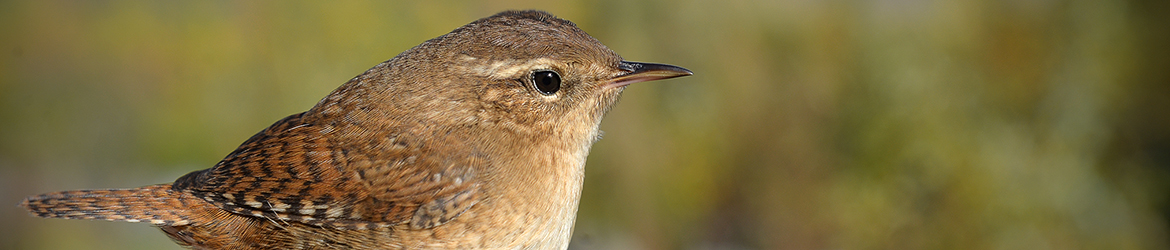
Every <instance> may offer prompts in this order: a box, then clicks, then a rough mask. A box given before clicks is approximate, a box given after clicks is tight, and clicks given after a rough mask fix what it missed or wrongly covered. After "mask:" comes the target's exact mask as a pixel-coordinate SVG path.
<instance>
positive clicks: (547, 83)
mask: <svg viewBox="0 0 1170 250" xmlns="http://www.w3.org/2000/svg"><path fill="white" fill-rule="evenodd" d="M532 86H533V87H536V90H538V91H540V93H541V94H544V95H552V94H556V93H557V90H560V89H561V76H560V75H558V74H557V72H554V71H547V70H542V71H537V72H532Z"/></svg>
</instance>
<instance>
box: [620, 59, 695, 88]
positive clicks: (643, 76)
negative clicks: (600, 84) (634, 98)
mask: <svg viewBox="0 0 1170 250" xmlns="http://www.w3.org/2000/svg"><path fill="white" fill-rule="evenodd" d="M618 69H621V70H622V71H625V73H624V74H621V75H619V76H617V77H614V78H613V79H610V80H609V83H608V84H606V85H605V87H610V88H616V87H623V86H626V85H630V84H633V83H638V82H645V81H653V80H662V79H669V78H675V77H682V76H689V75H693V74H694V73H692V72H691V71H690V70H687V69H684V68H682V67H679V66H674V65H666V64H657V63H640V62H627V61H622V62H621V63H619V64H618Z"/></svg>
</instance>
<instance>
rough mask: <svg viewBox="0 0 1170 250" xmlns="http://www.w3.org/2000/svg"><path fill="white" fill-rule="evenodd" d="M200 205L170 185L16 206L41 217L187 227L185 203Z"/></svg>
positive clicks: (49, 197) (67, 194) (57, 195)
mask: <svg viewBox="0 0 1170 250" xmlns="http://www.w3.org/2000/svg"><path fill="white" fill-rule="evenodd" d="M194 202H202V200H198V198H194V196H191V195H189V194H186V193H182V192H180V191H175V190H172V189H171V185H170V184H162V185H153V186H145V187H140V188H130V189H106V190H74V191H63V192H54V193H47V194H42V195H37V196H32V197H28V198H25V199H24V201H22V202H21V203H20V206H21V207H24V208H25V209H27V210H28V211H29V212H32V214H33V215H36V216H40V217H45V218H64V219H85V220H108V221H126V222H146V223H150V224H154V225H159V226H181V225H187V224H190V223H191V222H190V220H188V217H189V216H188V214H187V212H186V211H189V210H190V209H191V208H190V206H198V205H204V204H189V203H194Z"/></svg>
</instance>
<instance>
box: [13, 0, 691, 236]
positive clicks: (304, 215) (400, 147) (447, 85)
mask: <svg viewBox="0 0 1170 250" xmlns="http://www.w3.org/2000/svg"><path fill="white" fill-rule="evenodd" d="M690 74H691V73H690V71H687V70H685V69H682V68H678V67H674V66H669V65H661V64H648V63H633V62H626V61H622V59H621V57H620V56H618V55H617V54H616V53H614V52H613V51H611V50H609V49H608V48H606V47H605V46H604V45H602V44H601V43H599V42H598V41H597V40H595V39H594V38H592V37H590V36H589V35H588V34H586V33H585V32H583V31H581V30H579V29H578V28H577V27H576V26H575V25H574V24H572V23H571V22H568V21H565V20H561V19H557V18H556V17H554V16H552V15H549V14H547V13H544V12H539V11H510V12H503V13H500V14H497V15H494V16H491V17H488V18H484V19H480V20H478V21H475V22H473V23H471V24H468V25H466V26H463V27H461V28H458V29H456V30H454V31H452V32H451V33H448V34H446V35H443V36H440V37H438V38H435V39H431V40H428V41H426V42H424V43H422V44H421V45H419V46H416V47H414V48H411V49H410V50H407V51H405V52H403V53H402V54H399V55H398V56H396V57H394V58H393V59H390V60H389V61H386V62H383V63H381V64H379V65H377V66H375V67H374V68H372V69H370V70H368V71H366V72H365V73H363V74H361V75H359V76H357V77H355V78H353V79H351V80H350V81H349V82H347V83H345V84H344V85H342V86H341V87H340V88H338V89H337V90H335V91H333V93H331V94H329V95H328V96H327V97H325V98H324V99H323V100H321V101H320V102H319V103H318V104H317V105H316V106H314V107H313V108H312V109H310V110H309V111H306V112H304V113H300V114H295V115H292V116H289V117H287V118H284V119H282V120H280V121H278V122H276V123H275V124H273V125H272V126H271V127H269V128H267V129H265V130H264V131H261V132H260V133H258V134H256V135H255V136H252V138H250V139H248V140H247V141H245V142H244V143H243V144H242V145H240V147H239V148H237V149H236V150H235V151H233V152H232V153H230V154H229V155H228V156H227V157H226V158H224V159H223V160H222V161H220V162H219V163H218V164H216V165H215V166H214V167H212V168H209V169H205V170H200V171H196V172H192V173H190V174H187V175H185V176H183V177H180V178H179V179H178V180H176V181H175V182H174V183H172V184H162V185H153V186H146V187H141V188H134V189H117V190H81V191H66V192H57V193H50V194H44V195H39V196H33V197H29V198H28V199H26V200H25V201H24V202H22V203H21V205H22V206H24V207H26V208H27V209H28V210H29V211H31V212H33V213H34V214H35V215H37V216H42V217H54V218H70V219H101V220H114V221H130V222H146V223H150V224H153V225H156V226H158V227H160V228H161V229H162V230H163V231H164V232H165V233H166V234H167V235H169V236H170V237H171V238H172V239H174V240H175V241H176V242H178V243H180V244H183V245H185V246H189V247H192V248H194V249H420V248H461V249H462V248H509V249H516V248H520V249H564V248H566V247H567V246H568V243H569V238H570V236H571V233H572V227H573V222H574V220H575V217H576V211H577V205H578V201H579V198H580V192H581V185H582V180H583V177H584V165H585V157H586V155H587V154H588V152H589V148H590V147H591V146H592V144H593V142H595V141H596V140H597V139H598V138H599V131H598V126H599V124H600V122H601V118H602V116H603V115H604V114H605V112H606V111H607V110H608V109H609V108H610V107H611V106H612V105H613V104H614V103H615V102H616V101H617V99H618V96H619V95H620V94H621V91H622V90H623V89H624V88H625V86H626V85H628V84H630V83H634V82H641V81H649V80H657V79H665V78H672V77H678V76H685V75H690Z"/></svg>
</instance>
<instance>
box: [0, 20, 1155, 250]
mask: <svg viewBox="0 0 1170 250" xmlns="http://www.w3.org/2000/svg"><path fill="white" fill-rule="evenodd" d="M529 8H536V9H544V10H547V11H550V12H552V13H554V14H557V15H558V16H560V17H562V18H566V19H569V20H572V21H574V22H576V23H577V24H578V25H579V26H580V27H581V28H582V29H584V30H585V31H587V32H589V33H590V34H592V35H593V36H595V37H597V39H599V40H601V41H602V42H603V43H605V44H607V45H608V46H609V47H610V48H612V49H613V50H615V51H617V52H618V53H620V54H621V55H623V56H624V57H625V58H626V59H628V60H634V61H649V62H662V63H670V64H676V65H680V66H684V67H687V68H690V69H691V70H693V71H694V72H695V73H696V74H695V75H694V76H692V77H687V78H680V79H673V80H669V81H664V82H655V83H646V84H638V85H635V86H632V87H630V88H629V89H627V90H626V93H625V95H624V97H623V100H622V102H621V103H620V104H619V105H618V106H617V107H616V108H615V109H614V110H613V111H612V112H610V114H609V116H608V117H607V119H606V121H605V123H604V124H603V125H602V128H603V130H605V131H606V138H605V139H604V140H602V141H600V142H599V143H597V144H596V145H595V146H594V149H593V153H592V154H591V155H590V158H589V163H588V167H587V171H586V172H587V177H586V186H585V191H584V194H583V196H584V197H583V201H582V203H581V204H582V205H581V208H580V216H579V219H578V223H577V227H576V232H575V234H574V241H573V244H572V247H571V249H1167V248H1170V247H1168V246H1170V238H1168V235H1170V234H1168V228H1167V223H1168V222H1170V220H1168V218H1170V200H1168V198H1170V193H1168V191H1170V112H1168V111H1167V110H1170V49H1167V47H1168V46H1170V29H1168V27H1170V11H1168V10H1170V3H1168V1H1164V0H1128V1H1125V0H1122V1H1091V0H1072V1H1061V0H998V1H997V0H989V1H984V0H953V1H929V0H873V1H861V0H857V1H832V0H830V1H810V0H794V1H736V0H729V1H728V0H720V1H703V0H663V1H565V2H546V1H516V2H511V1H475V2H459V1H387V2H349V1H305V2H290V1H258V2H253V1H247V2H234V1H157V2H122V1H0V225H2V226H0V249H179V247H178V246H176V245H174V244H172V243H171V242H170V241H169V240H168V239H167V238H166V237H165V236H164V235H163V234H162V233H160V232H158V231H157V230H156V229H154V228H152V227H150V226H148V225H145V224H132V223H113V222H103V221H73V220H56V219H38V218H32V217H29V216H28V215H27V214H26V213H25V212H24V211H22V210H21V209H19V208H18V207H16V204H17V203H18V202H19V201H20V200H21V199H22V198H23V197H25V196H28V195H33V194H38V193H43V192H50V191H60V190H68V189H80V188H114V187H136V186H142V185H148V184H155V183H165V182H170V181H172V180H174V178H177V177H178V176H180V175H182V174H184V173H187V172H190V171H193V170H198V169H203V168H207V167H210V166H211V165H212V164H214V163H215V162H216V161H218V160H219V159H220V158H221V157H223V156H224V155H226V154H227V153H228V152H229V151H231V150H232V149H234V148H235V147H236V146H237V145H238V144H239V143H240V142H242V141H243V140H244V139H246V138H247V137H248V136H250V135H251V134H253V133H255V132H257V131H260V130H261V129H263V128H265V127H266V126H268V125H269V124H271V123H272V122H274V121H276V120H277V119H280V118H282V117H284V116H286V115H289V114H293V113H297V112H300V111H303V110H306V109H308V108H309V107H311V106H312V105H313V104H314V103H316V101H317V100H319V99H320V98H322V97H324V96H325V94H327V93H328V92H329V91H331V90H332V89H333V88H335V87H337V86H338V85H340V84H341V83H343V82H345V81H346V80H348V79H350V78H351V77H353V76H355V75H357V74H359V73H361V72H363V71H365V70H366V69H368V68H369V67H372V66H373V65H375V64H377V63H379V62H382V61H384V60H387V59H389V58H391V57H393V56H394V55H396V54H398V53H399V52H401V51H403V50H406V49H408V48H410V47H411V46H414V45H416V44H418V43H420V42H422V41H424V40H426V39H430V38H432V37H436V36H439V35H441V34H444V33H446V32H448V31H450V30H452V29H455V28H456V27H459V26H460V25H463V24H465V23H468V22H471V21H473V20H475V19H478V18H481V17H486V16H489V15H491V14H493V13H496V12H498V11H502V10H506V9H529Z"/></svg>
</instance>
